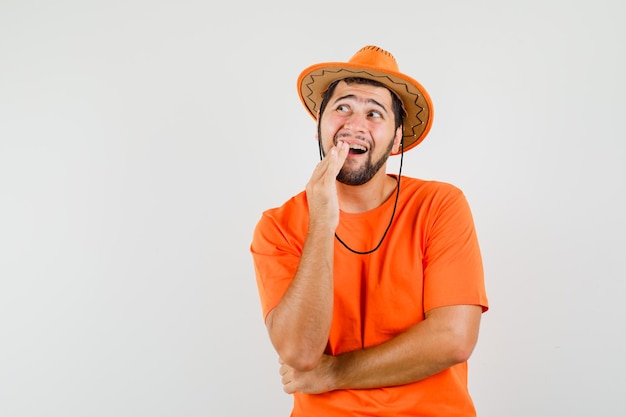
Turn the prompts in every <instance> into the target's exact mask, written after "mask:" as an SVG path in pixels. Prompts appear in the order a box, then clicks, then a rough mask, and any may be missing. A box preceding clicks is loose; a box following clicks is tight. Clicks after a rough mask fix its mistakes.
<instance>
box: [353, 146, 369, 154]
mask: <svg viewBox="0 0 626 417" xmlns="http://www.w3.org/2000/svg"><path fill="white" fill-rule="evenodd" d="M349 152H350V154H351V155H361V154H364V153H365V152H367V149H366V148H365V146H361V145H357V144H350V151H349Z"/></svg>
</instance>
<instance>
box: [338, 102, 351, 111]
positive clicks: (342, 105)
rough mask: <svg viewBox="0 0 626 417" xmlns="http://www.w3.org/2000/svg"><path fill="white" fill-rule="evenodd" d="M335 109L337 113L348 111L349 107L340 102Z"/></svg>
mask: <svg viewBox="0 0 626 417" xmlns="http://www.w3.org/2000/svg"><path fill="white" fill-rule="evenodd" d="M336 110H337V111H338V112H339V113H348V112H349V111H350V107H348V106H347V105H346V104H340V105H338V106H337V108H336Z"/></svg>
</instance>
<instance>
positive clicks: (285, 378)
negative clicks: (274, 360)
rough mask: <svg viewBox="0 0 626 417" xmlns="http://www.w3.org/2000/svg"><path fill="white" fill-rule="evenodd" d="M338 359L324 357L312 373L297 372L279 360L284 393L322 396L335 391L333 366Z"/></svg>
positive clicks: (328, 356)
mask: <svg viewBox="0 0 626 417" xmlns="http://www.w3.org/2000/svg"><path fill="white" fill-rule="evenodd" d="M335 361H336V358H335V357H334V356H330V355H322V357H321V358H320V361H319V362H318V364H317V366H316V367H315V368H313V369H311V370H310V371H297V370H295V369H294V368H292V367H291V366H289V365H287V364H286V363H285V362H283V360H282V359H279V362H280V371H279V372H280V375H281V377H282V383H283V391H285V392H286V393H287V394H293V393H294V392H301V393H304V394H321V393H324V392H328V391H332V390H333V365H334V364H335Z"/></svg>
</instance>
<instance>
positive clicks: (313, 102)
mask: <svg viewBox="0 0 626 417" xmlns="http://www.w3.org/2000/svg"><path fill="white" fill-rule="evenodd" d="M347 77H361V78H369V79H372V80H376V81H378V82H380V83H382V84H384V85H385V86H386V87H387V88H389V89H390V90H391V91H393V92H395V93H396V94H397V95H398V97H400V100H401V101H402V103H403V104H404V110H405V111H406V117H405V118H404V150H405V151H407V150H409V149H411V148H413V147H415V146H417V145H418V144H419V143H420V142H421V141H422V140H424V138H425V137H426V135H427V134H428V131H429V130H430V127H431V125H432V121H433V104H432V102H431V100H430V96H429V95H428V93H427V92H426V90H425V89H424V87H422V85H421V84H420V83H418V82H417V81H415V80H414V79H413V78H411V77H409V76H408V75H405V74H402V73H401V72H399V71H398V64H397V62H396V60H395V58H394V57H393V55H391V54H390V53H389V52H387V51H385V50H383V49H381V48H379V47H377V46H364V47H363V48H361V49H360V50H359V51H358V52H357V53H356V54H354V56H353V57H352V58H350V60H349V61H348V62H326V63H322V64H316V65H312V66H310V67H308V68H307V69H305V70H304V71H302V73H301V74H300V76H299V77H298V95H299V96H300V100H302V103H303V104H304V106H305V107H306V109H307V110H308V111H309V113H310V114H311V116H313V118H314V119H316V120H317V112H318V111H319V108H320V104H321V102H322V95H323V94H324V92H325V91H326V89H327V88H328V86H329V85H330V84H331V83H332V82H333V81H336V80H341V79H343V78H347Z"/></svg>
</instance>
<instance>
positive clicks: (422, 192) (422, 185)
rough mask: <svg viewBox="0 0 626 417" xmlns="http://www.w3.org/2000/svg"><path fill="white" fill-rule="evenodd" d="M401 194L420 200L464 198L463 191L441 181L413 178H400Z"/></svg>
mask: <svg viewBox="0 0 626 417" xmlns="http://www.w3.org/2000/svg"><path fill="white" fill-rule="evenodd" d="M400 190H401V193H403V194H405V195H408V196H413V197H419V198H421V199H433V198H434V199H444V200H445V199H449V198H452V199H455V198H464V195H463V191H462V190H461V189H460V188H459V187H457V186H456V185H454V184H450V183H448V182H443V181H435V180H423V179H420V178H413V177H402V178H401V180H400Z"/></svg>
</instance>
